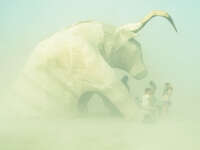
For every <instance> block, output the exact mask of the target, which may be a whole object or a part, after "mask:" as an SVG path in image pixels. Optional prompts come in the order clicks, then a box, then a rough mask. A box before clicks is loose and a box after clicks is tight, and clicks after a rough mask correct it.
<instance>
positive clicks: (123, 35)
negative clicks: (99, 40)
mask: <svg viewBox="0 0 200 150" xmlns="http://www.w3.org/2000/svg"><path fill="white" fill-rule="evenodd" d="M118 32H119V38H120V41H121V42H122V43H124V42H126V41H128V40H129V39H132V38H135V37H136V36H137V34H136V33H134V32H131V31H127V30H120V31H118Z"/></svg>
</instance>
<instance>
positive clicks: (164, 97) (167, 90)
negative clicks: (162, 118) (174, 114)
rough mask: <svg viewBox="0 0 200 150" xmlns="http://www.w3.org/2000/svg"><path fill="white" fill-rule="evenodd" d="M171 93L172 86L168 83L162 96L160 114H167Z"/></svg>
mask: <svg viewBox="0 0 200 150" xmlns="http://www.w3.org/2000/svg"><path fill="white" fill-rule="evenodd" d="M172 92H173V87H172V85H171V84H170V83H169V82H167V83H165V85H164V89H163V94H162V112H163V113H164V114H166V113H168V111H169V106H170V105H171V101H170V98H171V95H172Z"/></svg>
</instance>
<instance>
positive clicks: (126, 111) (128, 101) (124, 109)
mask: <svg viewBox="0 0 200 150" xmlns="http://www.w3.org/2000/svg"><path fill="white" fill-rule="evenodd" d="M102 93H103V94H104V95H105V96H106V97H107V98H108V99H109V100H110V101H111V102H112V103H113V105H115V106H116V107H117V108H118V110H119V111H120V112H121V114H122V115H123V116H124V117H125V118H126V119H136V120H138V119H140V118H141V113H140V110H139V108H138V106H137V105H136V104H135V103H134V101H133V100H132V98H131V96H130V94H129V92H128V90H127V89H126V88H125V86H124V85H123V83H121V81H115V82H113V83H112V84H110V85H109V86H108V87H106V88H105V89H104V90H103V91H102Z"/></svg>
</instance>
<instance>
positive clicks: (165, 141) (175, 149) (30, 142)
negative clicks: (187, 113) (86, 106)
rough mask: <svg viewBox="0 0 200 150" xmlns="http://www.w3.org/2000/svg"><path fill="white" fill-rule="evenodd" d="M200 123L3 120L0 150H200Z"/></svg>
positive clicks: (105, 118) (175, 120)
mask: <svg viewBox="0 0 200 150" xmlns="http://www.w3.org/2000/svg"><path fill="white" fill-rule="evenodd" d="M199 141H200V122H198V121H197V120H196V121H195V120H193V121H192V120H189V119H188V120H186V119H183V118H182V119H181V118H180V117H172V116H169V117H168V118H165V119H162V120H159V121H157V122H155V123H145V124H141V123H134V122H130V121H124V120H123V119H120V118H113V117H110V116H103V117H102V116H101V117H89V118H88V117H87V118H79V119H75V120H70V121H66V120H54V121H34V120H29V121H19V120H17V121H14V122H13V121H3V122H1V125H0V149H1V150H190V149H191V150H199V149H200V143H199Z"/></svg>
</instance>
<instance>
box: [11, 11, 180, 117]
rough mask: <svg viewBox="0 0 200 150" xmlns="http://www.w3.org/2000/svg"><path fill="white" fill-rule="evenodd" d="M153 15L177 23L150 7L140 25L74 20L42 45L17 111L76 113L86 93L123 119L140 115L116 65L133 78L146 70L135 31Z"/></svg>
mask: <svg viewBox="0 0 200 150" xmlns="http://www.w3.org/2000/svg"><path fill="white" fill-rule="evenodd" d="M154 16H162V17H165V18H166V19H168V20H169V22H170V23H171V24H172V26H173V27H174V28H175V30H176V27H175V25H174V23H173V20H172V18H171V17H170V16H169V15H168V13H167V12H164V11H152V12H151V13H149V14H148V15H147V16H146V17H144V19H142V20H141V21H139V22H138V23H136V24H127V25H122V26H120V27H116V26H113V25H107V24H104V23H100V22H96V21H85V22H80V23H77V24H74V25H72V26H70V27H68V28H66V29H64V30H62V31H60V32H57V33H55V34H54V35H53V36H51V37H49V38H47V39H46V40H44V41H42V42H40V43H39V45H38V46H37V47H36V49H35V50H34V52H33V53H32V55H31V57H30V58H29V60H28V62H27V64H26V65H25V67H24V70H23V72H22V74H21V75H20V77H19V79H18V81H17V82H16V84H15V93H16V97H20V98H19V99H18V100H17V101H15V106H14V107H13V110H12V111H14V109H16V110H17V107H18V110H17V111H16V112H15V113H16V114H20V115H27V116H28V117H29V116H34V117H61V116H62V117H69V116H70V117H72V116H73V117H74V116H77V115H79V111H78V100H79V98H80V96H81V95H82V94H84V93H86V92H98V93H101V95H103V96H104V97H106V98H107V99H108V100H109V101H110V103H112V104H113V105H114V106H115V107H116V108H117V109H118V110H119V112H120V113H121V114H122V115H123V116H124V117H125V118H129V119H130V118H138V116H140V111H139V109H138V108H137V106H136V104H134V102H133V99H132V98H131V96H130V94H129V92H128V90H127V88H126V87H125V86H124V84H123V83H122V82H121V81H120V79H118V78H117V76H116V74H115V72H114V70H113V68H120V69H122V70H124V71H126V72H127V73H129V74H130V75H131V76H132V77H134V78H135V79H143V78H144V77H145V76H146V75H147V69H146V67H145V65H144V62H143V57H142V51H141V46H140V44H139V43H138V42H137V41H136V39H135V36H136V33H137V32H139V31H140V30H141V29H142V28H143V27H144V25H145V24H146V23H147V22H148V21H149V20H150V19H151V18H153V17H154Z"/></svg>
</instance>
